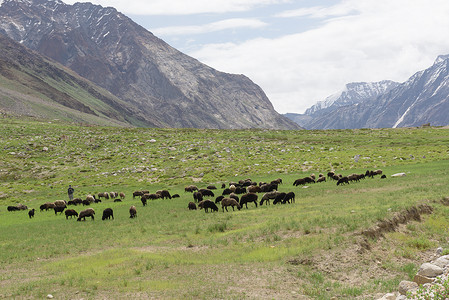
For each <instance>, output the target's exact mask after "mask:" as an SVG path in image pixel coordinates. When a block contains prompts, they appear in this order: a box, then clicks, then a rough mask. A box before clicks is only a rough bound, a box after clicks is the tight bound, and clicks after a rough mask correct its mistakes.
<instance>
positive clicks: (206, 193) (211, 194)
mask: <svg viewBox="0 0 449 300" xmlns="http://www.w3.org/2000/svg"><path fill="white" fill-rule="evenodd" d="M198 192H200V193H201V195H203V197H215V195H214V192H212V191H211V190H208V189H200V190H199V191H198Z"/></svg>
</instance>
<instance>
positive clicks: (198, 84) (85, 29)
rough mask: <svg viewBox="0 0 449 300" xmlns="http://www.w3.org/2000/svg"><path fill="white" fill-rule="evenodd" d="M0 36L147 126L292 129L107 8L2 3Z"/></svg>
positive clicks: (251, 91) (227, 81) (47, 0)
mask: <svg viewBox="0 0 449 300" xmlns="http://www.w3.org/2000/svg"><path fill="white" fill-rule="evenodd" d="M0 32H3V33H5V34H7V35H8V36H9V37H11V38H13V39H14V40H16V41H18V42H20V43H21V44H23V45H25V46H26V47H28V48H30V49H33V50H36V51H39V52H40V53H42V54H44V55H46V56H48V57H50V58H52V59H54V60H56V61H57V62H59V63H61V64H63V65H65V66H67V67H69V68H70V69H72V70H74V71H75V72H77V73H78V74H79V75H81V76H83V77H84V78H86V79H88V80H90V81H92V82H94V83H95V84H97V85H99V86H100V87H103V88H105V89H107V90H108V91H110V92H111V93H113V94H114V95H115V96H117V97H119V98H120V99H122V100H124V101H125V102H127V103H128V104H131V105H132V106H133V107H135V108H136V109H135V112H134V113H135V114H136V115H135V116H136V117H138V118H140V119H142V120H145V122H147V124H148V126H160V127H198V128H277V129H298V128H299V126H298V125H297V124H295V123H294V122H291V121H290V120H288V119H287V118H285V117H283V116H281V115H280V114H278V113H277V112H276V111H275V110H274V108H273V106H272V104H271V102H270V101H269V100H268V98H267V97H266V95H265V94H264V92H263V91H262V89H261V88H260V87H258V86H257V85H256V84H254V83H253V82H252V81H251V80H249V79H248V78H247V77H245V76H243V75H233V74H226V73H222V72H218V71H216V70H214V69H212V68H210V67H208V66H206V65H204V64H202V63H200V62H199V61H197V60H195V59H193V58H191V57H189V56H187V55H185V54H183V53H181V52H179V51H177V50H176V49H174V48H172V47H170V46H169V45H168V44H166V43H165V42H164V41H162V40H161V39H159V38H157V37H155V36H154V35H153V34H151V33H150V32H149V31H147V30H145V29H144V28H142V27H141V26H139V25H138V24H136V23H134V22H133V21H132V20H131V19H129V18H128V17H126V16H125V15H123V14H121V13H119V12H117V11H116V10H115V9H114V8H111V7H107V8H104V7H101V6H98V5H93V4H90V3H76V4H74V5H66V4H64V3H63V2H62V1H59V0H5V1H4V2H3V4H2V5H1V7H0Z"/></svg>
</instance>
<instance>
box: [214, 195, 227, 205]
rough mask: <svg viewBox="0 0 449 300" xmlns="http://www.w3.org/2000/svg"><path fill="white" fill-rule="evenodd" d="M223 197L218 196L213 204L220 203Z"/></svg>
mask: <svg viewBox="0 0 449 300" xmlns="http://www.w3.org/2000/svg"><path fill="white" fill-rule="evenodd" d="M224 197H225V196H223V195H221V196H218V197H217V198H215V203H220V202H221V200H223V198H224Z"/></svg>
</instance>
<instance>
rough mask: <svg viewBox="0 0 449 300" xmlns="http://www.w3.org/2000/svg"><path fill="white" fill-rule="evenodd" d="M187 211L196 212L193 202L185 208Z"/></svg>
mask: <svg viewBox="0 0 449 300" xmlns="http://www.w3.org/2000/svg"><path fill="white" fill-rule="evenodd" d="M187 208H188V209H189V210H196V204H195V203H193V202H189V205H188V206H187Z"/></svg>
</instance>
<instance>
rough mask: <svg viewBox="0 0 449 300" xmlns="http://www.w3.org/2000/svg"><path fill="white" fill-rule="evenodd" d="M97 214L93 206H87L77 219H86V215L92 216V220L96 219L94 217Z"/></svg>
mask: <svg viewBox="0 0 449 300" xmlns="http://www.w3.org/2000/svg"><path fill="white" fill-rule="evenodd" d="M94 215H95V210H94V209H93V208H86V209H85V210H82V211H81V212H80V214H79V216H78V219H76V220H77V221H81V219H83V221H86V217H91V218H92V221H93V220H94V219H95V218H94Z"/></svg>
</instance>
